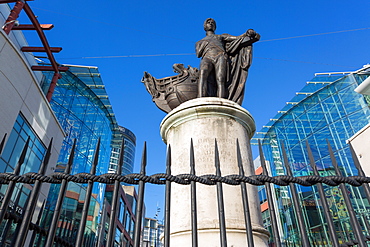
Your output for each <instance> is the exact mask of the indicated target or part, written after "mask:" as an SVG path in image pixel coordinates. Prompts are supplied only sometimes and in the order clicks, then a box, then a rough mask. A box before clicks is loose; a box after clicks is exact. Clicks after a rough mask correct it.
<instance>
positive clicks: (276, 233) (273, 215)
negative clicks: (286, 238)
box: [258, 140, 281, 247]
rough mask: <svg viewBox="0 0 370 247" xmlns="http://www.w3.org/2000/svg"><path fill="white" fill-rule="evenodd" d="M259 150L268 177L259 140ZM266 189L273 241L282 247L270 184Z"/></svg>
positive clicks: (278, 246)
mask: <svg viewBox="0 0 370 247" xmlns="http://www.w3.org/2000/svg"><path fill="white" fill-rule="evenodd" d="M258 148H259V153H260V159H261V166H262V174H263V175H265V176H268V172H267V167H266V161H265V156H264V155H263V151H262V145H261V141H260V140H258ZM265 188H266V196H267V203H268V207H269V212H270V218H271V226H272V233H273V235H274V236H273V239H274V242H275V245H276V247H281V241H280V236H279V230H278V223H277V217H276V212H275V206H274V203H273V199H272V192H271V186H270V183H269V182H265Z"/></svg>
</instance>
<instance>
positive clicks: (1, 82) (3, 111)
mask: <svg viewBox="0 0 370 247" xmlns="http://www.w3.org/2000/svg"><path fill="white" fill-rule="evenodd" d="M6 10H7V5H4V4H2V5H0V26H2V25H3V23H4V21H3V20H2V19H3V18H4V16H6V17H7V14H6V13H5V14H4V11H5V12H6ZM24 45H26V41H25V39H24V36H23V34H22V33H21V32H19V31H17V32H11V34H10V35H9V36H8V35H6V33H5V32H4V31H3V30H2V29H0V119H1V122H0V140H1V139H2V138H3V136H4V134H5V133H7V134H8V137H9V135H10V133H11V131H12V128H13V125H14V123H15V120H16V118H17V116H18V115H19V113H22V114H23V116H24V117H25V119H26V120H27V121H28V123H29V124H30V125H31V127H32V129H33V130H34V131H35V133H36V134H37V136H38V137H39V138H40V139H41V141H42V142H43V143H44V144H45V146H48V144H49V142H50V140H51V139H52V138H53V147H52V155H51V157H50V162H49V167H48V168H47V171H46V174H50V173H52V172H53V171H54V168H55V165H56V162H57V159H58V156H59V150H60V147H61V144H62V141H63V138H64V136H65V134H64V132H63V130H62V128H61V126H60V124H59V122H58V120H57V118H56V116H55V115H54V113H53V111H52V109H51V107H50V105H49V103H48V102H47V100H46V97H45V96H44V94H43V92H42V90H41V88H40V86H39V84H40V79H41V78H42V76H41V74H40V73H34V72H33V71H32V70H31V68H30V66H31V65H33V64H36V61H35V60H34V59H32V58H33V57H32V56H31V54H27V55H24V54H23V53H22V52H20V50H19V47H21V46H24ZM49 187H50V185H49V184H44V185H43V186H42V189H41V192H40V196H39V200H38V203H37V204H38V205H37V207H36V212H35V214H34V215H35V216H36V215H37V214H38V212H37V211H38V210H39V209H40V207H41V204H42V201H43V200H44V199H46V197H47V194H48V191H49Z"/></svg>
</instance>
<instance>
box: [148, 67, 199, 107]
mask: <svg viewBox="0 0 370 247" xmlns="http://www.w3.org/2000/svg"><path fill="white" fill-rule="evenodd" d="M173 70H174V72H176V73H178V75H174V76H168V77H164V78H161V79H156V78H155V77H153V76H152V75H151V74H149V73H148V72H144V77H143V79H142V82H143V83H144V84H145V87H146V90H147V91H148V92H149V93H150V95H152V97H153V101H154V103H155V104H156V105H157V107H158V108H159V109H161V110H162V111H164V112H166V113H168V112H170V111H171V110H173V109H174V108H176V107H177V106H179V105H180V104H181V103H184V102H185V101H188V100H191V99H195V98H196V97H197V96H198V78H199V71H198V69H197V68H193V67H191V66H188V68H185V67H184V65H183V64H178V63H176V64H174V65H173Z"/></svg>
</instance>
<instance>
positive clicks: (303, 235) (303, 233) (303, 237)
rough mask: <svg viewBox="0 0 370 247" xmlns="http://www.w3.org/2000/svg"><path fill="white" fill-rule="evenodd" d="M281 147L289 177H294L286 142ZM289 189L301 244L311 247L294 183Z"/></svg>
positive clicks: (290, 184) (304, 246)
mask: <svg viewBox="0 0 370 247" xmlns="http://www.w3.org/2000/svg"><path fill="white" fill-rule="evenodd" d="M280 145H281V151H282V153H283V160H284V164H285V169H286V172H287V175H288V176H291V177H293V172H292V170H291V169H290V166H289V161H288V156H287V154H286V150H285V146H284V142H283V141H281V143H280ZM289 188H290V193H291V194H292V197H293V206H294V210H295V212H296V216H297V221H298V226H299V232H300V234H301V243H302V245H303V247H309V246H311V245H310V241H309V240H308V235H307V229H306V225H305V223H304V219H303V213H302V208H301V205H300V203H299V198H298V193H297V188H296V187H295V184H294V183H289Z"/></svg>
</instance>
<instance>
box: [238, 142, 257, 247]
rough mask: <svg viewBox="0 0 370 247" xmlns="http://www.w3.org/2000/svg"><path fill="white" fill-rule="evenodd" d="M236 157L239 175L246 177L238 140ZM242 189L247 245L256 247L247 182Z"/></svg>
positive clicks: (241, 186) (242, 185)
mask: <svg viewBox="0 0 370 247" xmlns="http://www.w3.org/2000/svg"><path fill="white" fill-rule="evenodd" d="M236 155H237V160H238V167H239V175H240V176H244V175H245V173H244V168H243V161H242V155H241V152H240V145H239V140H238V139H236ZM240 189H241V193H242V201H243V208H244V221H245V230H246V233H247V243H248V247H254V240H253V229H252V222H251V214H250V211H249V203H248V192H247V186H246V184H245V182H240Z"/></svg>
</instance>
